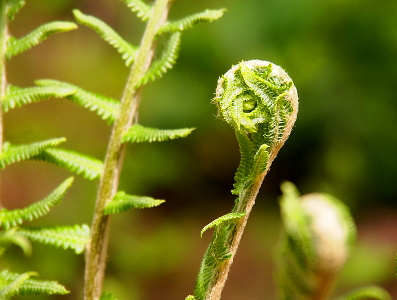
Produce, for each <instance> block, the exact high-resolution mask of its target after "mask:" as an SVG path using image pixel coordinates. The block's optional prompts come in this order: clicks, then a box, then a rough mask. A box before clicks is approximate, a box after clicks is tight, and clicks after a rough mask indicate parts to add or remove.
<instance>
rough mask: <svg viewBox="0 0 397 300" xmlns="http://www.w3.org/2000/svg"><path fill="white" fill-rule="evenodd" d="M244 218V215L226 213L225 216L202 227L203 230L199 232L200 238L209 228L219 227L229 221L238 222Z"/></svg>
mask: <svg viewBox="0 0 397 300" xmlns="http://www.w3.org/2000/svg"><path fill="white" fill-rule="evenodd" d="M244 216H245V213H228V214H226V215H223V216H222V217H219V218H217V219H215V220H214V221H212V222H211V223H209V224H208V225H206V226H204V228H203V229H202V230H201V236H203V233H204V232H206V231H207V230H208V229H210V228H214V227H218V226H219V225H221V224H223V223H225V222H230V221H235V220H238V219H240V218H242V217H244Z"/></svg>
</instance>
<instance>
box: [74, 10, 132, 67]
mask: <svg viewBox="0 0 397 300" xmlns="http://www.w3.org/2000/svg"><path fill="white" fill-rule="evenodd" d="M73 14H74V16H75V18H76V20H77V21H78V22H79V23H81V24H83V25H86V26H88V27H90V28H91V29H93V30H95V31H96V32H97V33H98V34H99V35H100V36H101V37H102V38H103V39H104V40H105V41H107V42H108V43H109V44H110V45H111V46H113V47H114V48H116V49H117V51H118V52H119V53H120V54H121V55H122V58H123V59H124V60H125V64H126V65H127V66H129V65H131V64H132V62H133V61H134V58H135V53H136V50H137V48H136V47H134V46H133V45H131V44H130V43H128V42H127V41H125V40H124V39H123V38H122V37H121V36H120V35H119V34H118V33H117V32H115V31H114V30H113V29H112V28H111V27H110V26H108V25H107V24H106V23H104V22H103V21H101V20H99V19H97V18H95V17H93V16H89V15H85V14H83V13H82V12H81V11H79V10H78V9H75V10H73Z"/></svg>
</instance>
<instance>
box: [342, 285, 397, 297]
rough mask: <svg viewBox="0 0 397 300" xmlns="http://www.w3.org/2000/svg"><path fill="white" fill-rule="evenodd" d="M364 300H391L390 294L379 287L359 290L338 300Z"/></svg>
mask: <svg viewBox="0 0 397 300" xmlns="http://www.w3.org/2000/svg"><path fill="white" fill-rule="evenodd" d="M364 299H374V300H391V299H392V298H391V297H390V295H389V293H388V292H386V291H385V290H384V289H382V288H380V287H378V286H368V287H363V288H359V289H357V290H355V291H352V292H350V293H348V294H347V295H344V296H342V297H339V298H337V299H336V300H364Z"/></svg>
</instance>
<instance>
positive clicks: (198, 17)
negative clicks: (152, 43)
mask: <svg viewBox="0 0 397 300" xmlns="http://www.w3.org/2000/svg"><path fill="white" fill-rule="evenodd" d="M225 11H226V9H217V10H210V9H207V10H205V11H203V12H200V13H196V14H194V15H191V16H188V17H186V18H183V19H181V20H178V21H173V22H166V23H165V24H164V25H163V26H162V27H161V28H160V30H159V33H158V34H162V33H164V32H174V31H184V30H187V29H190V28H192V27H193V26H194V25H196V24H198V23H201V22H203V23H205V22H212V21H216V20H218V19H219V18H220V17H222V16H223V14H224V13H225Z"/></svg>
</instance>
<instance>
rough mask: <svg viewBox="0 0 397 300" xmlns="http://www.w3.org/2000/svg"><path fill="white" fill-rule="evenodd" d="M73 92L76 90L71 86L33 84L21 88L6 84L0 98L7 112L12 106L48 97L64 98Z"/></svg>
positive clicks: (19, 105)
mask: <svg viewBox="0 0 397 300" xmlns="http://www.w3.org/2000/svg"><path fill="white" fill-rule="evenodd" d="M75 92H76V90H75V89H74V88H71V87H58V86H33V87H26V88H21V87H17V86H13V85H8V86H7V92H6V95H5V97H4V98H3V100H2V105H3V110H4V112H7V111H9V110H10V109H12V108H15V107H21V106H22V105H24V104H28V103H33V102H39V101H42V100H47V99H49V98H65V97H66V96H69V95H72V94H74V93H75Z"/></svg>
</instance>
